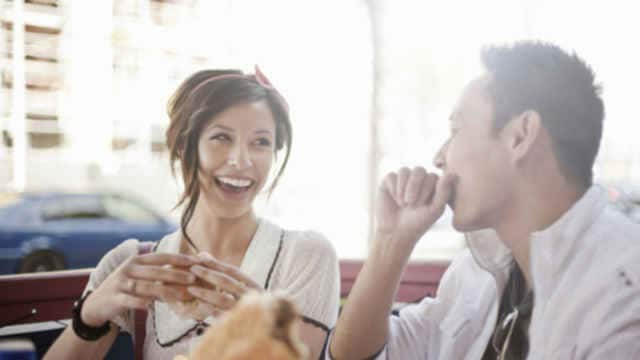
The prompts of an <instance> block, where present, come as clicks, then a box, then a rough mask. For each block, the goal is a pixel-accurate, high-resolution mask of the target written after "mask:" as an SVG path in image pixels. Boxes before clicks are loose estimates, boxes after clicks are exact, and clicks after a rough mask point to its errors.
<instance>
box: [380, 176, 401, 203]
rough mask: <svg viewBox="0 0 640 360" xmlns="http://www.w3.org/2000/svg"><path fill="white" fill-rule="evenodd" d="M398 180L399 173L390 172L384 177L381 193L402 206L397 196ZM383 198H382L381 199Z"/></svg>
mask: <svg viewBox="0 0 640 360" xmlns="http://www.w3.org/2000/svg"><path fill="white" fill-rule="evenodd" d="M397 182H398V174H396V173H393V172H392V173H389V174H387V176H385V177H384V180H383V181H382V186H380V193H381V194H380V195H381V196H384V197H388V198H390V199H391V200H392V201H393V203H395V204H396V205H397V206H400V204H399V201H398V199H397V198H396V184H397ZM380 200H382V198H381V199H380Z"/></svg>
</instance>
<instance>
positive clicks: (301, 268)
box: [277, 231, 340, 332]
mask: <svg viewBox="0 0 640 360" xmlns="http://www.w3.org/2000/svg"><path fill="white" fill-rule="evenodd" d="M285 241H286V243H285V246H287V247H289V249H288V251H286V252H284V251H283V257H282V262H281V264H280V265H279V266H278V273H279V276H278V277H279V278H280V279H281V281H278V286H277V288H279V289H282V290H281V291H282V292H284V293H285V295H286V296H288V297H289V298H290V299H292V300H293V302H294V303H295V304H296V305H297V307H298V310H299V311H300V312H301V313H302V315H303V316H304V321H305V322H307V323H311V324H313V325H315V326H318V327H320V328H322V329H323V330H325V331H326V332H328V331H329V329H331V328H333V327H334V326H335V324H336V321H337V319H338V310H339V306H340V270H339V265H338V257H337V256H336V252H335V250H334V248H333V246H332V245H331V243H330V242H329V241H328V240H327V239H326V238H325V237H324V236H323V235H321V234H319V233H317V232H311V231H307V232H291V233H288V234H287V237H286V238H285Z"/></svg>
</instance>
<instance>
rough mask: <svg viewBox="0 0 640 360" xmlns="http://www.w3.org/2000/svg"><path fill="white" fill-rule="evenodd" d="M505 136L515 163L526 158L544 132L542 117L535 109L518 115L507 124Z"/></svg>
mask: <svg viewBox="0 0 640 360" xmlns="http://www.w3.org/2000/svg"><path fill="white" fill-rule="evenodd" d="M505 130H506V131H504V132H503V136H504V138H505V140H506V142H507V148H508V150H509V151H510V152H511V158H512V160H513V162H514V163H518V162H520V161H521V160H522V159H524V158H526V157H527V156H528V155H529V154H530V153H531V151H532V148H533V146H534V144H535V143H536V142H537V141H538V139H539V138H540V135H541V133H542V119H541V118H540V114H539V113H538V112H537V111H535V110H526V111H523V112H522V113H520V114H519V115H516V116H515V117H514V118H513V119H511V121H509V123H508V124H507V126H506V129H505Z"/></svg>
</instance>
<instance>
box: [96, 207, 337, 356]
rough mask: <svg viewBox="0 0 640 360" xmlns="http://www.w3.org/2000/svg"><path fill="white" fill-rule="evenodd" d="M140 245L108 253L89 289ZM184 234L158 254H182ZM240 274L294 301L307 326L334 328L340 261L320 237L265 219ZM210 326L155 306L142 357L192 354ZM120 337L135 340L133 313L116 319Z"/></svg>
mask: <svg viewBox="0 0 640 360" xmlns="http://www.w3.org/2000/svg"><path fill="white" fill-rule="evenodd" d="M138 244H139V242H138V241H137V240H127V241H125V242H123V243H122V244H120V245H119V246H117V247H116V248H114V249H113V250H111V251H110V252H109V253H107V254H106V255H105V256H104V257H103V258H102V260H100V263H99V264H98V266H97V267H96V269H95V271H94V272H93V273H92V274H91V277H90V278H89V283H88V284H87V287H86V289H85V292H86V291H88V290H92V289H95V288H96V287H97V286H98V285H100V283H101V282H102V281H103V280H104V279H105V278H106V277H107V276H108V275H109V274H110V273H111V272H112V271H113V270H115V269H116V268H117V267H118V266H119V265H120V264H121V263H122V262H124V261H125V260H126V259H127V258H129V257H131V256H134V255H136V254H137V252H138ZM179 246H180V231H177V232H175V233H173V234H169V235H167V236H166V237H164V238H163V239H162V240H161V241H160V242H158V243H157V247H156V249H155V251H158V252H166V253H178V251H179V248H180V247H179ZM240 270H241V271H243V272H244V273H245V274H246V275H248V276H249V277H251V279H253V280H254V281H256V282H257V283H259V284H263V286H264V288H265V289H268V290H279V291H282V292H284V293H285V294H286V295H287V296H289V298H290V299H292V300H293V301H294V302H295V303H296V305H297V306H298V309H299V310H300V311H301V313H302V315H303V316H304V318H305V321H306V322H309V323H311V324H313V325H315V326H318V327H320V328H323V329H325V330H326V331H328V329H330V328H332V327H334V326H335V323H336V320H337V316H338V308H339V300H340V299H339V297H340V277H339V268H338V259H337V257H336V254H335V250H334V249H333V247H332V245H331V243H329V241H328V240H327V239H326V238H325V237H324V236H322V235H321V234H319V233H317V232H312V231H285V230H283V229H281V228H280V227H278V226H277V225H275V224H273V223H271V222H269V221H267V220H264V219H261V220H260V223H259V225H258V229H257V231H256V233H255V235H254V237H253V239H252V240H251V243H250V244H249V247H248V249H247V252H246V254H245V256H244V259H243V261H242V264H241V266H240ZM214 321H215V318H213V317H209V318H207V319H205V321H204V322H205V323H206V324H202V323H198V322H197V321H195V320H191V319H184V318H180V317H178V316H177V315H176V314H175V313H174V312H173V311H171V310H170V309H169V307H168V306H167V305H166V304H165V303H161V302H155V303H154V304H153V305H152V307H151V309H150V311H149V312H148V315H147V321H146V330H147V333H146V338H145V344H144V357H145V358H147V359H173V357H174V356H175V355H177V354H188V353H189V352H190V349H191V348H192V347H193V345H194V344H195V343H196V342H197V339H198V337H199V335H200V334H201V333H202V332H203V330H204V329H205V328H206V326H207V324H211V323H213V322H214ZM113 322H114V323H115V324H117V325H118V326H119V327H120V329H121V330H122V331H126V332H128V333H130V334H132V335H133V334H134V329H135V327H134V312H133V311H128V312H127V313H125V314H123V315H121V316H118V317H117V318H115V319H113Z"/></svg>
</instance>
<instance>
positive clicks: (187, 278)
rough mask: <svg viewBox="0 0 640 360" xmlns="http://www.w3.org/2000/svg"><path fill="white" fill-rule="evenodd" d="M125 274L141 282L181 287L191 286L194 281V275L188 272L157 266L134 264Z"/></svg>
mask: <svg viewBox="0 0 640 360" xmlns="http://www.w3.org/2000/svg"><path fill="white" fill-rule="evenodd" d="M183 269H185V268H183ZM126 273H127V275H128V276H129V277H133V278H137V279H141V280H152V281H162V282H166V283H175V284H183V285H191V284H193V283H194V282H195V281H196V277H195V275H193V274H192V273H191V272H189V271H188V270H180V268H170V267H166V266H158V265H139V264H137V263H134V264H131V265H130V266H129V267H128V268H127V269H126Z"/></svg>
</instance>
